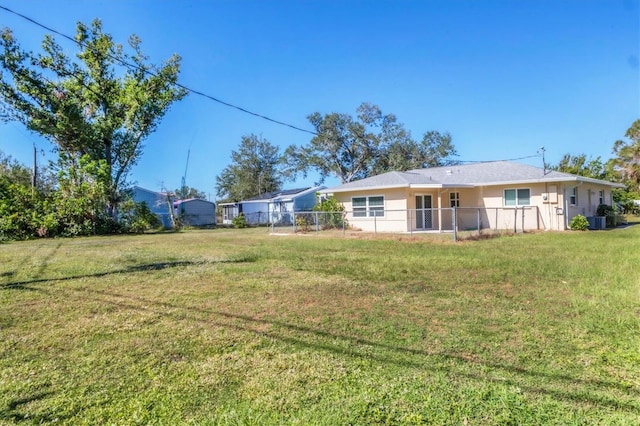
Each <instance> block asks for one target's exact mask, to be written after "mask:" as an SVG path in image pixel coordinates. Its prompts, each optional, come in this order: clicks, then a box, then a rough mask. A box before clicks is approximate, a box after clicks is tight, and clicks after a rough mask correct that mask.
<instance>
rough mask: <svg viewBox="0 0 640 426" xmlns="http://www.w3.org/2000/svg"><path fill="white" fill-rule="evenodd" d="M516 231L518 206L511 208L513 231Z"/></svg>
mask: <svg viewBox="0 0 640 426" xmlns="http://www.w3.org/2000/svg"><path fill="white" fill-rule="evenodd" d="M517 232H518V206H516V208H515V209H513V233H514V234H515V233H517Z"/></svg>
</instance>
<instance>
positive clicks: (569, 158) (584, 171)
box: [551, 154, 614, 180]
mask: <svg viewBox="0 0 640 426" xmlns="http://www.w3.org/2000/svg"><path fill="white" fill-rule="evenodd" d="M551 169H553V170H557V171H559V172H565V173H571V174H574V175H579V176H585V177H590V178H594V179H603V180H611V179H614V177H613V176H612V170H611V167H610V165H609V163H608V162H603V161H602V159H601V158H600V157H596V158H595V159H594V158H589V159H587V156H586V154H579V155H571V154H565V155H564V156H563V157H562V159H561V160H560V162H559V163H558V164H557V165H555V166H551Z"/></svg>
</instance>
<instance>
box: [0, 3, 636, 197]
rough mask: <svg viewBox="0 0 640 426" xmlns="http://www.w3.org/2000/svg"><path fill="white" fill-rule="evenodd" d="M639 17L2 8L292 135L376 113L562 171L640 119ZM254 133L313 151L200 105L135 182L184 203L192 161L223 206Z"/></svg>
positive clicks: (1, 134)
mask: <svg viewBox="0 0 640 426" xmlns="http://www.w3.org/2000/svg"><path fill="white" fill-rule="evenodd" d="M639 3H640V2H639V0H610V1H595V0H575V1H569V0H567V1H564V0H556V1H551V0H548V1H547V0H535V1H527V0H518V1H516V0H503V1H493V0H486V1H483V0H467V1H462V0H452V1H427V0H425V1H402V0H400V1H383V0H378V1H373V0H372V1H351V0H344V1H337V0H335V1H334V0H331V1H329V0H322V1H311V0H307V1H305V0H300V1H285V0H279V1H275V0H274V1H258V0H254V1H243V0H238V1H219V0H209V1H204V0H202V1H189V0H183V1H158V0H130V1H124V0H120V1H115V0H107V1H98V0H94V1H84V0H68V1H63V0H48V1H44V0H0V5H2V6H5V7H8V8H10V9H12V10H14V11H16V12H19V13H22V14H24V15H27V16H29V17H30V18H32V19H34V20H37V21H39V22H41V23H42V24H44V25H47V26H49V27H51V28H54V29H56V30H58V31H60V32H62V33H65V34H68V35H74V34H75V23H76V22H77V21H83V22H89V21H91V20H92V19H94V18H100V19H101V20H102V21H103V27H104V30H105V31H106V32H109V33H111V34H112V35H113V36H114V38H115V39H116V40H117V41H119V42H122V43H126V40H127V38H128V36H129V35H130V34H132V33H135V34H137V35H138V36H139V37H140V38H141V39H142V41H143V45H142V46H143V50H144V51H145V53H146V54H147V55H148V56H149V57H150V60H151V61H152V62H155V63H159V62H161V61H163V60H165V59H167V58H168V57H169V56H170V55H171V54H173V53H178V54H180V55H181V56H182V59H183V62H182V73H181V78H180V80H181V83H182V84H184V85H186V86H188V87H190V88H193V89H195V90H199V91H202V92H205V93H207V94H209V95H211V96H214V97H216V98H218V99H221V100H223V101H226V102H229V103H232V104H235V105H238V106H241V107H243V108H245V109H248V110H251V111H254V112H257V113H259V114H263V115H266V116H269V117H271V118H274V119H276V120H280V121H284V122H287V123H290V124H292V125H295V126H297V127H301V128H305V129H309V130H312V128H311V126H310V125H309V123H308V121H307V119H306V117H307V116H308V115H309V114H311V113H313V112H316V111H318V112H320V113H323V114H324V113H330V112H341V113H348V114H352V115H355V110H356V108H357V107H358V105H360V104H361V103H362V102H364V101H367V102H371V103H374V104H377V105H379V106H380V108H381V109H382V111H383V112H385V113H393V114H395V115H396V116H397V117H398V120H399V121H400V122H402V123H404V125H405V127H406V128H407V129H409V130H410V131H411V132H412V134H413V136H414V137H415V138H416V139H420V138H421V136H422V134H423V133H425V132H427V131H429V130H438V131H441V132H449V133H450V134H451V135H452V138H453V143H454V145H455V147H456V149H457V151H458V154H459V157H458V159H459V160H462V161H480V160H502V159H515V158H522V157H530V156H536V155H537V154H538V152H539V150H540V147H542V146H544V147H545V149H546V160H547V162H550V163H552V164H554V163H557V162H558V161H559V160H560V158H561V157H562V156H563V155H564V154H565V153H570V154H574V155H576V154H583V153H584V154H587V155H588V156H591V157H594V158H595V157H598V156H600V157H602V158H603V159H605V160H606V159H608V158H610V157H611V156H612V154H611V148H612V145H613V143H614V142H615V141H616V140H617V139H624V133H625V132H626V130H627V128H629V126H630V125H631V123H632V122H633V121H635V120H636V119H638V118H640V73H639V68H640V66H639V60H640V59H639V58H640V5H639ZM0 26H3V27H4V26H7V27H9V28H11V29H12V30H13V31H14V34H15V36H16V38H17V39H18V40H19V41H20V42H21V43H22V45H23V46H24V47H27V48H29V49H38V47H39V44H40V42H41V40H42V37H43V36H44V34H45V33H46V31H45V30H43V29H41V28H39V27H37V26H35V25H34V24H32V23H29V22H27V21H25V20H24V19H22V18H19V17H17V16H14V15H12V14H9V13H7V12H5V11H0ZM59 42H60V43H61V44H62V45H63V46H64V47H65V49H67V50H68V52H70V53H74V52H75V49H74V46H73V45H72V44H71V43H70V42H65V41H63V40H60V39H59ZM252 133H253V134H257V135H261V136H262V137H264V138H265V139H267V140H268V141H269V142H271V143H273V144H275V145H279V146H281V147H282V149H283V150H284V148H285V147H286V146H288V145H290V144H300V145H301V144H305V143H307V142H308V141H309V138H310V137H311V135H309V134H307V133H303V132H299V131H296V130H293V129H290V128H288V127H283V126H279V125H277V124H274V123H270V122H268V121H265V120H263V119H260V118H257V117H254V116H251V115H247V114H244V113H242V112H240V111H237V110H235V109H232V108H228V107H226V106H223V105H221V104H218V103H215V102H213V101H211V100H207V99H205V98H202V97H198V96H197V95H193V94H191V95H189V96H188V97H187V98H185V99H184V100H183V101H181V102H179V103H178V104H175V105H174V106H173V107H172V109H171V111H170V112H169V113H168V114H167V115H166V116H165V118H164V119H163V121H162V123H161V124H160V126H159V128H158V130H157V131H156V132H155V133H154V134H153V135H151V137H149V138H148V139H147V141H146V143H145V151H144V155H143V157H142V158H141V160H140V162H139V164H138V165H137V166H136V167H135V169H134V170H133V173H132V174H131V176H130V180H131V181H133V182H135V183H137V184H139V185H140V186H143V187H146V188H149V189H153V190H160V189H161V187H162V186H164V187H166V188H168V189H175V188H177V187H179V186H180V182H181V178H182V176H183V174H184V171H185V167H186V160H187V152H188V150H190V159H189V164H188V169H187V176H186V183H187V185H189V186H192V187H195V188H197V189H199V190H201V191H204V192H205V193H207V194H210V196H211V198H212V199H213V198H215V176H216V175H218V174H219V173H220V171H221V170H222V169H223V168H224V167H226V166H227V165H228V164H229V162H230V153H231V150H234V149H236V148H237V147H238V145H239V143H240V140H241V137H242V136H243V135H248V134H252ZM34 143H35V144H36V145H37V147H38V149H39V150H40V149H42V150H44V151H45V157H41V158H42V159H43V160H45V159H47V158H53V156H52V154H51V153H50V150H51V146H50V145H49V144H48V143H47V142H46V141H44V140H42V139H40V138H38V137H37V136H36V135H33V134H31V133H29V132H28V131H27V130H25V129H24V128H23V127H21V126H20V125H18V124H15V123H10V124H4V123H0V149H1V150H2V151H4V152H5V154H9V155H11V156H13V157H14V158H16V159H18V160H19V161H21V162H23V163H25V164H30V162H31V161H32V160H31V158H32V149H33V148H32V147H33V144H34ZM522 162H525V163H528V164H533V165H536V166H541V165H542V159H541V158H540V157H533V158H528V159H525V160H522ZM315 178H316V177H315V176H314V175H310V177H309V178H308V179H306V180H302V179H299V180H298V181H296V182H287V183H286V184H285V186H287V187H300V186H307V185H311V184H312V183H313V180H314V179H315ZM336 183H337V182H336V181H335V180H332V179H329V180H328V181H327V182H326V184H327V185H329V186H331V185H333V184H336Z"/></svg>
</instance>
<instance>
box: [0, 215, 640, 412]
mask: <svg viewBox="0 0 640 426" xmlns="http://www.w3.org/2000/svg"><path fill="white" fill-rule="evenodd" d="M639 253H640V225H636V226H632V227H629V228H627V229H617V230H612V231H599V232H585V233H574V232H565V233H536V234H524V235H518V236H502V237H500V238H495V239H487V240H481V241H465V242H460V243H457V244H455V243H452V242H451V241H448V240H442V239H437V240H433V239H431V238H430V237H429V236H404V237H397V236H385V237H380V236H377V237H372V238H361V237H354V236H349V235H347V237H342V236H341V234H339V235H337V236H328V235H323V234H320V235H299V236H271V235H268V233H267V232H266V231H265V230H264V229H247V230H211V231H188V232H183V233H177V234H154V235H142V236H116V237H96V238H82V239H61V240H38V241H28V242H19V243H10V244H2V245H0V333H1V334H0V423H5V424H12V423H25V424H39V423H50V422H58V423H61V424H212V425H217V424H220V425H229V424H231V425H234V424H238V425H252V424H257V425H262V424H300V425H307V424H313V425H316V424H317V425H338V424H345V425H346V424H360V425H370V424H455V425H459V424H469V425H491V424H513V425H521V424H531V425H534V424H535V425H537V424H554V425H556V424H576V425H580V424H603V425H604V424H606V425H609V424H621V425H625V424H630V425H635V424H640V268H638V261H639V260H640V254H639Z"/></svg>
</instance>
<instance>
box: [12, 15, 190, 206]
mask: <svg viewBox="0 0 640 426" xmlns="http://www.w3.org/2000/svg"><path fill="white" fill-rule="evenodd" d="M75 41H76V44H77V46H78V48H79V52H78V53H77V54H76V58H77V59H76V60H73V59H71V58H69V57H68V56H67V54H66V53H65V49H63V48H62V47H61V46H60V45H59V44H57V43H56V42H55V40H54V39H53V37H51V36H46V37H45V38H44V41H43V43H42V51H43V53H33V52H27V51H25V50H23V49H22V48H21V47H20V46H19V44H18V42H17V41H16V39H15V38H14V36H13V34H12V32H11V30H9V29H5V30H3V31H2V33H1V35H0V49H1V51H0V69H1V72H2V73H1V74H0V100H1V101H2V102H3V103H4V104H5V105H7V106H8V108H9V109H10V115H11V117H12V118H13V119H15V120H19V121H20V122H22V123H23V124H24V125H25V126H26V127H27V128H28V129H30V130H32V131H34V132H37V133H39V134H41V135H42V136H44V137H45V138H47V139H49V140H50V141H51V142H52V143H53V144H54V146H55V147H56V149H57V151H58V154H59V161H58V163H59V167H60V168H61V169H63V170H65V169H67V168H70V167H76V166H77V165H78V163H79V160H80V158H81V157H83V156H88V158H89V159H91V160H92V161H96V162H100V161H104V162H105V164H106V168H107V174H106V177H104V179H106V182H102V184H104V185H105V187H106V193H107V206H106V207H107V209H108V210H109V211H110V212H111V214H114V215H115V211H116V209H117V204H118V202H119V200H120V197H119V194H120V191H121V190H122V189H123V188H124V186H125V185H126V179H127V175H128V173H129V172H130V171H131V169H132V167H133V166H134V165H135V164H136V162H137V161H138V159H139V158H140V156H141V155H142V149H143V141H144V140H145V139H146V138H147V137H148V136H149V135H150V134H151V133H152V132H153V131H154V130H155V129H156V127H157V126H158V123H159V122H160V120H161V118H162V117H163V116H164V114H165V113H166V112H167V110H168V109H169V107H170V105H171V104H172V103H173V102H175V101H177V100H179V99H181V98H183V97H184V96H185V95H186V91H185V90H183V89H181V88H179V87H177V86H176V82H177V78H178V73H179V69H180V57H179V56H177V55H173V56H172V57H171V58H169V59H168V60H167V61H166V62H165V63H164V64H162V65H161V66H156V65H153V64H149V63H148V62H147V59H148V58H147V57H146V56H145V55H144V54H143V53H142V51H141V49H140V45H141V41H140V39H139V38H138V37H136V36H135V35H134V36H131V37H130V38H129V47H130V49H131V50H130V52H131V53H127V52H125V49H124V48H123V46H122V45H120V44H117V43H115V42H114V41H113V39H112V37H111V35H109V34H106V33H103V31H102V24H101V22H100V21H99V20H94V21H93V22H92V23H91V25H90V26H87V25H85V24H83V23H78V25H77V32H76V37H75Z"/></svg>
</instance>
